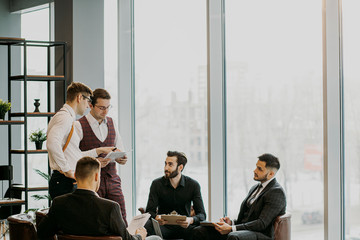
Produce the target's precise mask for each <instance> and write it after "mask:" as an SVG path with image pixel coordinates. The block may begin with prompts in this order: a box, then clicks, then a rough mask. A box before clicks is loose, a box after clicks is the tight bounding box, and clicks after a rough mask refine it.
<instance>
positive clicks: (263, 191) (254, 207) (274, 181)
mask: <svg viewBox="0 0 360 240" xmlns="http://www.w3.org/2000/svg"><path fill="white" fill-rule="evenodd" d="M275 183H277V181H276V179H275V178H274V179H273V180H272V181H271V182H269V184H268V185H266V187H265V188H264V189H263V190H262V191H261V193H260V194H259V196H258V197H257V198H256V199H255V201H254V202H253V204H251V207H250V210H249V216H250V215H251V214H252V212H253V211H254V210H255V209H256V204H257V202H258V200H260V199H261V197H262V196H263V195H264V194H265V193H266V192H267V191H269V189H271V188H272V187H273V186H274V185H275ZM250 195H251V194H250Z"/></svg>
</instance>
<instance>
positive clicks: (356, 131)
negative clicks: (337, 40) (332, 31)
mask: <svg viewBox="0 0 360 240" xmlns="http://www.w3.org/2000/svg"><path fill="white" fill-rule="evenodd" d="M359 9H360V2H359V1H355V0H344V1H343V39H344V41H343V50H344V52H343V53H344V55H343V59H344V101H345V107H344V109H345V113H344V114H345V115H344V116H345V223H346V224H345V233H346V238H345V239H346V240H355V239H360V220H359V214H358V213H359V212H360V177H359V167H360V162H359V157H360V151H359V149H360V138H359V137H360V128H359V127H358V126H359V121H358V120H360V111H359V109H360V97H359V91H358V90H359V89H360V81H359V76H360V72H359V65H360V59H359V54H360V46H359V42H360V31H359V27H358V26H357V25H358V24H357V23H358V22H359V21H360V16H359V13H358V11H359Z"/></svg>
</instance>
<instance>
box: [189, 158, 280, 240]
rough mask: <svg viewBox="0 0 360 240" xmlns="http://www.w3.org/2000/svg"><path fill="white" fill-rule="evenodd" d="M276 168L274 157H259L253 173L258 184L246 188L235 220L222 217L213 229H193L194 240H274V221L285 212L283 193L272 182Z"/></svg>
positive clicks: (202, 227)
mask: <svg viewBox="0 0 360 240" xmlns="http://www.w3.org/2000/svg"><path fill="white" fill-rule="evenodd" d="M279 168H280V163H279V160H278V159H277V158H276V157H274V156H273V155H271V154H263V155H261V156H260V157H259V160H258V161H257V163H256V168H255V170H254V180H255V181H259V182H260V183H259V184H257V185H255V186H253V187H252V188H251V189H250V191H249V193H248V195H247V197H246V198H245V200H244V201H243V202H242V204H241V208H240V213H239V215H238V218H237V219H236V220H234V221H231V220H230V219H229V217H224V218H221V219H220V222H218V223H215V224H214V227H204V226H200V227H197V228H195V229H194V232H193V233H194V236H193V237H194V239H197V240H198V239H214V240H215V239H216V240H218V239H220V240H224V239H234V240H235V239H239V240H240V239H241V240H257V239H260V240H271V239H274V227H273V223H274V220H275V218H276V217H277V216H279V215H283V214H284V213H285V210H286V197H285V192H284V190H283V188H282V187H281V186H280V184H279V183H278V182H277V181H276V179H275V174H276V172H277V171H278V170H279Z"/></svg>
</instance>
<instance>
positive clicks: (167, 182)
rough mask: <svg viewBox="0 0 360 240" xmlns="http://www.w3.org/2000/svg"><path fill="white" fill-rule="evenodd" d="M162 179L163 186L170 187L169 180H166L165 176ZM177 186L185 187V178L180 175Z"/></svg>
mask: <svg viewBox="0 0 360 240" xmlns="http://www.w3.org/2000/svg"><path fill="white" fill-rule="evenodd" d="M163 178H164V180H165V185H167V186H172V185H171V183H170V179H168V178H166V177H165V176H164V177H163ZM179 186H182V187H185V177H184V175H182V174H181V178H180V182H179Z"/></svg>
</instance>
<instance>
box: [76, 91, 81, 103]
mask: <svg viewBox="0 0 360 240" xmlns="http://www.w3.org/2000/svg"><path fill="white" fill-rule="evenodd" d="M81 98H82V94H81V93H79V94H78V95H77V97H76V101H77V103H79V102H80V101H81Z"/></svg>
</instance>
